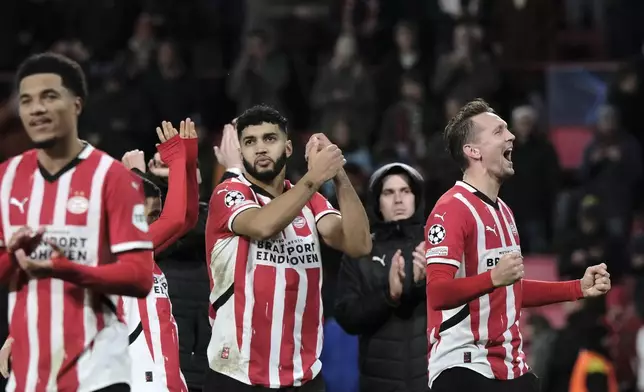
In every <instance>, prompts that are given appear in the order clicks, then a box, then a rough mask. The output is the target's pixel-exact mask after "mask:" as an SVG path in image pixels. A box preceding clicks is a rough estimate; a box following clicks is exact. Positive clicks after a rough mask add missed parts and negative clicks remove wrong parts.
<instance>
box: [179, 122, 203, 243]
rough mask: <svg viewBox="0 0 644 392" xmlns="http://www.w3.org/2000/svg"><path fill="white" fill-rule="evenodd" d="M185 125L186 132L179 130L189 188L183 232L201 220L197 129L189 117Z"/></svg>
mask: <svg viewBox="0 0 644 392" xmlns="http://www.w3.org/2000/svg"><path fill="white" fill-rule="evenodd" d="M185 127H186V128H185V132H184V133H181V132H179V135H180V136H181V141H182V142H183V145H184V149H185V151H186V182H187V189H188V196H187V197H188V205H187V210H186V221H185V223H184V226H183V228H182V230H181V231H182V232H183V233H186V232H188V231H190V230H192V228H193V227H194V226H195V225H196V224H197V221H198V220H199V183H198V182H197V161H198V159H197V158H198V153H199V146H198V140H197V131H196V129H195V123H194V122H192V120H190V119H189V118H188V119H186V121H185ZM180 131H181V130H180Z"/></svg>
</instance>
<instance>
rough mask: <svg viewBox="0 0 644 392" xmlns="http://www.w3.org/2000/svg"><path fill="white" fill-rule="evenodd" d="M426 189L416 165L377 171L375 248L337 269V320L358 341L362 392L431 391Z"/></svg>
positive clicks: (372, 184) (373, 186) (372, 198)
mask: <svg viewBox="0 0 644 392" xmlns="http://www.w3.org/2000/svg"><path fill="white" fill-rule="evenodd" d="M423 189H424V184H423V178H422V177H421V176H420V173H418V171H416V170H415V169H414V168H412V167H411V166H408V165H405V164H403V163H390V164H388V165H385V166H383V167H381V168H380V169H378V170H376V172H375V173H374V174H373V175H372V176H371V179H370V181H369V202H370V213H371V217H372V220H371V232H372V236H373V241H374V247H373V249H372V251H371V254H370V255H368V256H364V257H362V258H360V259H358V260H355V259H352V258H346V259H345V260H343V261H342V265H341V267H340V272H339V274H338V283H337V288H336V290H337V292H336V302H335V313H334V316H335V318H336V320H337V322H338V324H340V326H341V327H342V328H344V330H345V331H347V332H348V333H350V334H353V335H359V338H360V358H359V363H360V390H361V391H363V392H368V391H369V392H379V391H392V390H401V391H407V392H415V391H419V392H420V391H423V392H424V391H426V390H427V353H426V349H425V347H427V331H426V326H427V303H426V300H425V254H424V253H425V252H424V250H425V249H424V240H423V218H424V215H423V212H424V208H423V203H424V195H423ZM392 347H396V349H392Z"/></svg>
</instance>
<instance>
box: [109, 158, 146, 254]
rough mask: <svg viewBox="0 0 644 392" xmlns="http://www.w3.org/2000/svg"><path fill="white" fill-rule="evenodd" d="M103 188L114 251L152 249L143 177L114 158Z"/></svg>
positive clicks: (111, 247)
mask: <svg viewBox="0 0 644 392" xmlns="http://www.w3.org/2000/svg"><path fill="white" fill-rule="evenodd" d="M103 190H104V194H103V196H104V197H103V203H104V206H105V213H106V216H107V230H108V235H109V240H110V250H111V251H112V253H113V254H117V253H122V252H128V251H132V250H139V249H150V250H152V249H153V245H152V240H151V239H150V233H149V227H148V222H147V218H146V216H145V207H144V202H145V196H144V193H143V182H142V181H141V179H140V178H139V177H138V176H136V175H134V174H132V173H130V172H129V170H127V169H126V168H125V166H123V165H121V163H120V162H114V163H113V164H112V166H111V167H110V169H109V170H108V172H107V174H106V178H105V187H104V188H103Z"/></svg>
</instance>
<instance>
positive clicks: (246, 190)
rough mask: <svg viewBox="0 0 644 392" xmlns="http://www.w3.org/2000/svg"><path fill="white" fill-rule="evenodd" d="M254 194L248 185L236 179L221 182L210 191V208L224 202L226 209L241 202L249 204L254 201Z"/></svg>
mask: <svg viewBox="0 0 644 392" xmlns="http://www.w3.org/2000/svg"><path fill="white" fill-rule="evenodd" d="M254 195H255V192H254V191H253V189H252V188H251V186H250V184H248V183H247V182H246V181H244V180H242V179H240V178H238V177H233V178H228V179H226V180H224V181H222V182H221V183H220V184H219V185H217V186H216V187H215V189H214V190H213V191H212V195H211V197H210V208H213V203H221V200H223V201H224V204H225V205H226V207H229V208H230V207H232V206H234V205H238V204H240V203H242V202H249V201H251V200H253V199H254Z"/></svg>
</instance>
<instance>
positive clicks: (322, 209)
mask: <svg viewBox="0 0 644 392" xmlns="http://www.w3.org/2000/svg"><path fill="white" fill-rule="evenodd" d="M309 206H310V207H311V210H312V211H313V215H314V216H315V223H317V222H319V221H320V219H322V218H323V217H324V216H326V215H329V214H335V215H341V214H340V211H338V210H337V209H336V208H335V207H333V206H332V205H331V203H329V201H328V200H327V199H326V197H324V196H322V194H321V193H320V192H315V194H314V195H313V197H311V201H309Z"/></svg>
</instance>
